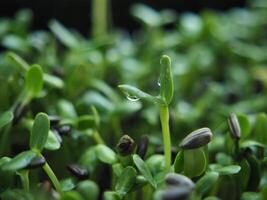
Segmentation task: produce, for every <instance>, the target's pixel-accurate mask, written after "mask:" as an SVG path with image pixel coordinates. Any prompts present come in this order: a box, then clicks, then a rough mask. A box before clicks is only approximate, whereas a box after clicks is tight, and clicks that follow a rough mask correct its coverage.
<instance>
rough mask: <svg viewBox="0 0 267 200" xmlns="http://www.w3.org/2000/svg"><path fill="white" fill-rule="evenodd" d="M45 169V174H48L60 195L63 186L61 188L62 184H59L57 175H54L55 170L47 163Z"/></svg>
mask: <svg viewBox="0 0 267 200" xmlns="http://www.w3.org/2000/svg"><path fill="white" fill-rule="evenodd" d="M43 169H44V171H45V173H46V174H47V176H48V177H49V178H50V180H51V181H52V183H53V185H54V187H55V188H56V190H57V192H58V193H59V194H61V186H60V183H59V181H58V179H57V177H56V175H55V174H54V172H53V170H52V169H51V167H50V166H49V165H48V163H45V165H44V166H43Z"/></svg>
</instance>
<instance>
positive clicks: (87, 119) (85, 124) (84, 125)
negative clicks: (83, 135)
mask: <svg viewBox="0 0 267 200" xmlns="http://www.w3.org/2000/svg"><path fill="white" fill-rule="evenodd" d="M76 126H77V129H78V130H86V129H92V128H95V127H96V120H95V118H94V116H92V115H83V116H79V117H78V118H77V120H76Z"/></svg>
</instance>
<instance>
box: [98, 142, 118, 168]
mask: <svg viewBox="0 0 267 200" xmlns="http://www.w3.org/2000/svg"><path fill="white" fill-rule="evenodd" d="M95 151H96V156H97V158H98V159H99V160H100V161H102V162H103V163H107V164H114V163H116V162H117V161H118V159H117V156H116V153H115V152H114V151H113V150H112V149H110V148H109V147H107V146H106V145H103V144H99V145H97V146H96V149H95Z"/></svg>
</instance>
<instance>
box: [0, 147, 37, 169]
mask: <svg viewBox="0 0 267 200" xmlns="http://www.w3.org/2000/svg"><path fill="white" fill-rule="evenodd" d="M35 156H36V153H35V152H33V151H23V152H22V153H20V154H18V155H17V156H15V157H14V158H12V159H11V160H10V161H9V162H6V163H4V164H3V165H2V167H1V168H2V170H9V171H17V170H20V169H23V168H25V167H27V166H28V165H29V164H30V162H31V161H32V159H33V158H34V157H35Z"/></svg>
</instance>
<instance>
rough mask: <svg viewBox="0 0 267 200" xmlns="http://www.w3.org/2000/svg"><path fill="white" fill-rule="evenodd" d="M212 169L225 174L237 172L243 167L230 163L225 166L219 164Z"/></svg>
mask: <svg viewBox="0 0 267 200" xmlns="http://www.w3.org/2000/svg"><path fill="white" fill-rule="evenodd" d="M212 170H213V171H215V172H217V173H219V174H220V175H221V176H223V175H231V174H237V173H238V172H239V171H240V170H241V167H240V166H238V165H229V166H225V167H221V166H218V167H215V168H213V169H212Z"/></svg>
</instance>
